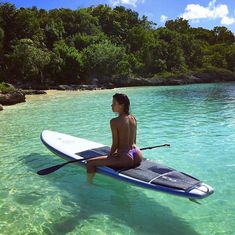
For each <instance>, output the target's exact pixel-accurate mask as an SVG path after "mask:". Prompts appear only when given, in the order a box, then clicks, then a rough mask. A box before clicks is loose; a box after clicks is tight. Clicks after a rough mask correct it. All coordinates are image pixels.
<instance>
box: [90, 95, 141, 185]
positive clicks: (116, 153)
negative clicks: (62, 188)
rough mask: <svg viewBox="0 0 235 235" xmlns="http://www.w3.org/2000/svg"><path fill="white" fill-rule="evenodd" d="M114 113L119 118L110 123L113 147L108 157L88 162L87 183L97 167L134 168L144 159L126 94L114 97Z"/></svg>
mask: <svg viewBox="0 0 235 235" xmlns="http://www.w3.org/2000/svg"><path fill="white" fill-rule="evenodd" d="M111 106H112V111H113V112H115V113H117V114H118V117H116V118H113V119H112V120H111V121H110V127H111V130H112V147H111V150H110V153H109V154H108V156H100V157H96V158H92V159H89V160H88V161H87V181H88V183H91V182H92V179H93V177H94V175H95V171H96V167H98V166H109V167H114V168H133V167H136V166H138V165H139V164H140V162H141V160H142V159H143V156H142V153H141V152H140V150H139V149H138V148H137V147H136V129H137V123H136V119H135V117H134V116H132V115H130V112H129V109H130V101H129V98H128V97H127V96H126V95H125V94H119V93H116V94H115V95H114V96H113V102H112V105H111Z"/></svg>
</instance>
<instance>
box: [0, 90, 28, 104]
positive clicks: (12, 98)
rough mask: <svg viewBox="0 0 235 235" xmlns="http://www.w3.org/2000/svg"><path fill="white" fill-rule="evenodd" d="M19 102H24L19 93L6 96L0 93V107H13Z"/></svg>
mask: <svg viewBox="0 0 235 235" xmlns="http://www.w3.org/2000/svg"><path fill="white" fill-rule="evenodd" d="M21 102H25V95H24V94H23V93H22V92H20V91H15V92H12V93H6V94H2V93H0V104H2V105H13V104H17V103H21Z"/></svg>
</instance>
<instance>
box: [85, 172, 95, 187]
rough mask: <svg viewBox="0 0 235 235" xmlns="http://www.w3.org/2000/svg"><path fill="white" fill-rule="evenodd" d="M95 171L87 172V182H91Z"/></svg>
mask: <svg viewBox="0 0 235 235" xmlns="http://www.w3.org/2000/svg"><path fill="white" fill-rule="evenodd" d="M94 175H95V173H87V183H88V184H92V182H93V178H94Z"/></svg>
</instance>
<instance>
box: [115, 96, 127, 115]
mask: <svg viewBox="0 0 235 235" xmlns="http://www.w3.org/2000/svg"><path fill="white" fill-rule="evenodd" d="M113 98H114V99H115V100H116V101H117V102H118V103H119V104H123V105H124V113H125V114H127V115H129V114H130V100H129V98H128V96H127V95H125V94H121V93H116V94H115V95H114V96H113Z"/></svg>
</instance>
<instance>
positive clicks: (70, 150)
mask: <svg viewBox="0 0 235 235" xmlns="http://www.w3.org/2000/svg"><path fill="white" fill-rule="evenodd" d="M41 141H42V143H43V144H44V145H45V146H46V147H47V148H48V149H49V150H50V151H51V152H53V153H55V154H56V155H58V156H59V157H61V158H63V159H65V160H68V161H71V160H79V159H84V161H83V160H82V161H79V162H77V163H76V164H78V165H80V166H82V167H86V163H87V159H89V158H93V157H97V156H101V155H107V154H108V153H109V151H110V147H109V146H106V145H103V144H100V143H96V142H93V141H89V140H86V139H83V138H78V137H75V136H71V135H67V134H64V133H59V132H56V131H50V130H44V131H43V132H42V133H41ZM97 172H98V173H101V174H104V175H106V176H109V177H112V178H114V179H117V180H122V181H125V182H128V183H132V184H134V185H136V186H139V187H142V188H146V189H151V190H155V191H159V192H164V193H168V194H172V195H175V196H181V197H186V198H189V199H202V198H205V197H207V196H209V195H211V194H212V193H213V192H214V190H213V188H212V187H211V186H209V185H207V184H205V183H204V182H202V181H200V180H198V179H196V178H194V177H192V176H190V175H188V174H186V173H183V172H180V171H177V170H175V169H173V168H170V167H168V166H164V165H162V164H159V163H156V162H155V161H152V160H149V159H146V158H145V159H144V160H143V161H142V162H141V164H140V166H138V167H136V168H132V169H113V168H111V167H106V166H102V167H97Z"/></svg>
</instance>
